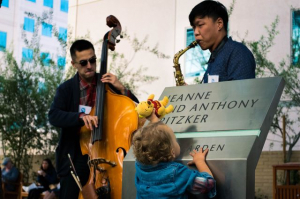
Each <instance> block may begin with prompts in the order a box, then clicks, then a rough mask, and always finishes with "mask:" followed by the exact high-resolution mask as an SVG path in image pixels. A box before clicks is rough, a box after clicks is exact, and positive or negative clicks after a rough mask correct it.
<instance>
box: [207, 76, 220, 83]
mask: <svg viewBox="0 0 300 199" xmlns="http://www.w3.org/2000/svg"><path fill="white" fill-rule="evenodd" d="M213 82H219V75H208V83H213Z"/></svg>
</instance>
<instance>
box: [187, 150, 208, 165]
mask: <svg viewBox="0 0 300 199" xmlns="http://www.w3.org/2000/svg"><path fill="white" fill-rule="evenodd" d="M207 153H208V148H207V149H205V151H204V152H203V148H200V150H199V151H196V150H195V149H194V150H193V151H192V152H190V155H191V156H192V157H193V160H192V161H190V162H189V163H188V165H193V164H195V163H196V162H205V158H206V155H207Z"/></svg>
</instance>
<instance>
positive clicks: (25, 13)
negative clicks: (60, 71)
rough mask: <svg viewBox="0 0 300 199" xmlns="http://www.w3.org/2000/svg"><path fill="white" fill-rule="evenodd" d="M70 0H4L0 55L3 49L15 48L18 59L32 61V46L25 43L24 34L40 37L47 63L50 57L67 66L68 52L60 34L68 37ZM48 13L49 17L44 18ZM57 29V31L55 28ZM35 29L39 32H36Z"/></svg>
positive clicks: (29, 36)
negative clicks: (63, 49)
mask: <svg viewBox="0 0 300 199" xmlns="http://www.w3.org/2000/svg"><path fill="white" fill-rule="evenodd" d="M68 10H69V1H68V0H3V1H2V6H1V9H0V55H1V51H3V50H4V49H9V50H14V56H15V58H16V60H17V61H19V62H20V61H21V60H24V61H28V62H29V61H30V60H31V59H32V56H33V49H30V48H29V47H28V45H26V44H25V43H24V37H22V34H23V35H26V38H27V39H28V40H29V41H30V40H31V39H32V37H39V38H40V41H39V42H40V56H41V57H43V58H44V59H45V63H44V64H45V65H47V60H49V59H50V58H51V59H52V60H53V61H54V62H56V63H57V64H58V65H59V66H61V67H64V66H65V54H66V52H63V51H61V50H60V49H61V48H60V43H59V42H58V38H57V37H56V36H55V35H54V32H55V31H57V32H58V37H59V38H61V39H62V40H65V41H66V40H67V27H68ZM45 14H47V19H46V20H41V23H40V24H38V18H43V17H44V16H45ZM54 30H55V31H54ZM35 33H36V34H35Z"/></svg>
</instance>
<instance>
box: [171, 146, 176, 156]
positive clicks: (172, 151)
mask: <svg viewBox="0 0 300 199" xmlns="http://www.w3.org/2000/svg"><path fill="white" fill-rule="evenodd" d="M171 154H172V156H173V158H175V151H174V149H173V148H172V149H171Z"/></svg>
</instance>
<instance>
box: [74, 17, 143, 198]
mask: <svg viewBox="0 0 300 199" xmlns="http://www.w3.org/2000/svg"><path fill="white" fill-rule="evenodd" d="M106 21H107V25H108V26H109V27H113V29H112V30H111V31H108V32H107V33H106V34H105V35H104V38H103V44H102V54H101V65H100V74H99V75H98V78H97V88H96V103H95V106H94V107H93V109H92V111H91V113H90V114H91V115H96V116H98V127H97V128H96V127H94V129H93V131H90V130H89V129H87V128H86V127H85V126H83V127H82V128H81V130H80V147H81V152H82V154H83V155H85V154H88V155H89V162H88V165H89V167H90V176H89V179H88V182H87V184H86V185H84V186H83V189H82V192H80V194H79V198H84V199H87V198H89V199H90V198H91V199H93V198H101V199H102V198H112V199H119V198H121V195H122V171H123V159H124V157H125V155H126V153H127V152H128V150H129V148H130V145H131V143H130V136H131V133H132V132H134V131H135V130H136V129H137V128H138V115H137V113H136V111H135V103H134V102H133V101H132V100H131V99H130V98H128V97H126V96H124V95H119V94H116V93H114V92H113V91H112V90H111V87H110V86H109V85H108V84H106V83H102V82H101V81H100V78H101V77H102V76H103V75H104V74H105V73H107V55H108V49H110V50H112V51H113V50H114V49H115V45H116V38H117V36H119V35H120V33H121V29H122V28H121V24H120V22H119V21H118V19H117V18H116V17H114V16H112V15H110V16H108V17H107V19H106Z"/></svg>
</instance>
